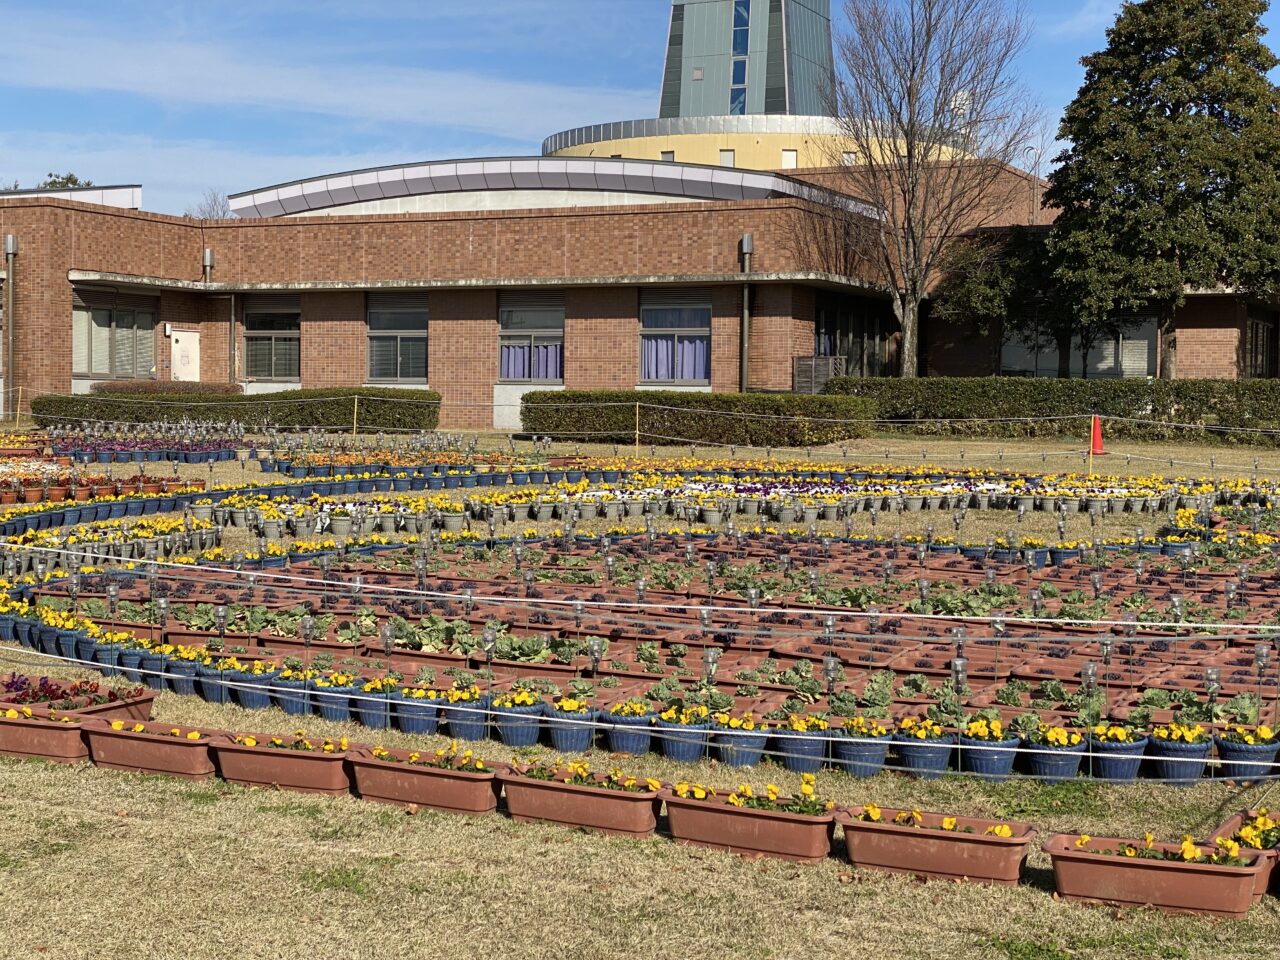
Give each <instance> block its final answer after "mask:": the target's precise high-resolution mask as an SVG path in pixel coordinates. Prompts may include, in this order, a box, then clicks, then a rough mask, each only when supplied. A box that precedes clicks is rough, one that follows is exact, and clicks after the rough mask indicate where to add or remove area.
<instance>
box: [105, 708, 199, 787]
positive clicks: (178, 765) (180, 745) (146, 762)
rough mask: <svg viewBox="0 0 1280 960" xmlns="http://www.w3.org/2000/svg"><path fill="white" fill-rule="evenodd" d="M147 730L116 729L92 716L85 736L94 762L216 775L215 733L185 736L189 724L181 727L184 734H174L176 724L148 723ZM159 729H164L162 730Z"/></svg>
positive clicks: (146, 770)
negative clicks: (212, 746)
mask: <svg viewBox="0 0 1280 960" xmlns="http://www.w3.org/2000/svg"><path fill="white" fill-rule="evenodd" d="M145 726H146V727H147V731H148V732H146V733H134V732H133V731H132V730H129V729H125V730H112V729H111V724H110V722H109V721H105V720H89V721H87V722H86V723H85V725H84V736H85V739H86V740H87V741H88V742H89V753H90V754H91V755H92V757H93V762H94V763H95V764H97V765H98V766H100V767H107V768H109V769H112V770H128V771H130V772H133V773H163V774H168V775H169V776H174V777H184V778H186V779H187V780H205V779H207V778H209V777H211V776H213V773H214V768H213V757H212V756H210V755H209V743H210V741H211V739H212V737H213V736H214V735H215V734H212V733H204V735H203V736H201V737H200V739H198V740H188V739H186V737H185V734H186V733H187V728H185V727H179V729H180V730H182V732H183V734H184V736H181V737H171V736H169V735H168V731H169V730H172V729H173V726H172V725H170V724H165V723H148V724H146V725H145ZM159 731H163V733H160V732H159Z"/></svg>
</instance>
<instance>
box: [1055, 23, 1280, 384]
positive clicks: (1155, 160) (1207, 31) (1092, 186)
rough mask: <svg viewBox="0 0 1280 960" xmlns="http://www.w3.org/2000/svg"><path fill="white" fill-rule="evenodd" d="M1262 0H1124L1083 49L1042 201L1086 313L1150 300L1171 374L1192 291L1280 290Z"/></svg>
mask: <svg viewBox="0 0 1280 960" xmlns="http://www.w3.org/2000/svg"><path fill="white" fill-rule="evenodd" d="M1267 7H1268V4H1267V2H1266V0H1141V2H1128V3H1125V5H1124V7H1123V8H1122V9H1121V11H1120V14H1119V17H1118V18H1117V20H1116V23H1115V25H1114V26H1113V27H1112V28H1111V29H1110V30H1109V31H1108V32H1107V47H1106V49H1105V50H1103V51H1102V52H1100V53H1095V54H1092V55H1091V56H1088V57H1085V58H1084V60H1083V61H1082V62H1083V64H1084V66H1085V68H1086V72H1085V80H1084V85H1083V86H1082V87H1081V88H1080V91H1079V93H1077V94H1076V98H1075V100H1074V101H1072V103H1071V105H1070V106H1068V107H1067V111H1066V114H1065V116H1064V117H1063V120H1062V125H1061V128H1060V131H1059V137H1060V139H1062V140H1064V141H1067V142H1069V143H1070V144H1071V146H1070V147H1069V148H1068V149H1067V150H1065V151H1064V152H1063V153H1062V154H1061V155H1060V156H1059V157H1058V158H1057V162H1058V164H1059V166H1058V168H1057V170H1055V171H1054V173H1053V174H1052V175H1051V177H1050V181H1051V187H1050V189H1049V191H1048V193H1047V194H1046V198H1045V200H1046V204H1047V205H1049V206H1056V207H1058V208H1059V209H1060V210H1061V214H1060V216H1059V218H1058V220H1057V223H1056V224H1055V226H1054V230H1053V234H1052V236H1051V240H1050V247H1051V253H1052V255H1053V257H1054V259H1055V262H1056V263H1057V264H1058V268H1057V276H1058V280H1059V283H1060V284H1061V285H1062V288H1063V289H1064V290H1065V291H1066V295H1067V298H1068V302H1069V303H1070V304H1071V305H1072V307H1073V309H1075V310H1077V311H1078V312H1079V313H1080V318H1079V321H1078V322H1079V323H1081V324H1082V325H1085V326H1088V325H1097V326H1102V325H1105V324H1106V323H1107V322H1108V318H1109V317H1111V316H1113V315H1114V314H1115V313H1117V312H1132V311H1140V310H1145V311H1150V312H1154V314H1155V315H1156V317H1157V319H1158V321H1159V324H1160V331H1161V346H1162V349H1161V352H1160V364H1159V371H1160V375H1161V376H1162V377H1171V376H1173V375H1174V368H1175V357H1176V354H1175V350H1176V343H1175V342H1174V338H1173V336H1172V330H1171V326H1172V320H1173V313H1174V310H1175V309H1176V308H1177V307H1179V306H1180V305H1181V304H1182V302H1183V300H1184V298H1185V296H1186V293H1187V291H1188V290H1214V289H1223V288H1229V289H1232V290H1234V291H1235V292H1238V293H1251V294H1254V295H1258V296H1269V295H1272V294H1273V293H1275V292H1276V291H1277V289H1280V178H1278V177H1277V165H1278V164H1280V93H1278V91H1277V88H1276V86H1275V85H1274V84H1273V83H1272V82H1271V81H1270V80H1269V79H1268V77H1267V73H1268V71H1270V70H1271V69H1272V68H1274V67H1275V66H1276V65H1277V62H1278V61H1277V59H1276V57H1275V55H1274V54H1273V53H1272V52H1271V50H1270V49H1269V48H1268V47H1267V46H1266V45H1265V44H1264V43H1263V41H1262V38H1263V35H1264V34H1265V33H1266V30H1265V29H1264V28H1263V27H1262V25H1261V23H1260V20H1261V17H1262V15H1263V13H1265V12H1266V10H1267Z"/></svg>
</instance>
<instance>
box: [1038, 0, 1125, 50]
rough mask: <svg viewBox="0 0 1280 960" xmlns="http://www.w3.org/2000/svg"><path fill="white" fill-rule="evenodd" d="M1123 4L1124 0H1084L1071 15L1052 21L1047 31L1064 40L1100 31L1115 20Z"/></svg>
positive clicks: (1052, 35)
mask: <svg viewBox="0 0 1280 960" xmlns="http://www.w3.org/2000/svg"><path fill="white" fill-rule="evenodd" d="M1054 5H1055V6H1056V5H1057V0H1054ZM1121 6H1122V0H1084V2H1083V3H1082V4H1080V6H1079V8H1078V9H1077V10H1076V11H1075V12H1074V13H1072V14H1071V15H1070V16H1069V17H1066V18H1065V19H1062V20H1057V21H1055V22H1052V23H1050V24H1049V25H1048V27H1047V30H1046V32H1047V33H1048V34H1049V36H1051V37H1054V38H1056V39H1062V40H1065V39H1073V38H1076V37H1085V36H1089V35H1090V34H1095V33H1100V32H1101V31H1102V30H1104V29H1106V28H1107V27H1109V26H1111V24H1113V23H1114V22H1115V19H1116V14H1117V13H1119V11H1120V7H1121Z"/></svg>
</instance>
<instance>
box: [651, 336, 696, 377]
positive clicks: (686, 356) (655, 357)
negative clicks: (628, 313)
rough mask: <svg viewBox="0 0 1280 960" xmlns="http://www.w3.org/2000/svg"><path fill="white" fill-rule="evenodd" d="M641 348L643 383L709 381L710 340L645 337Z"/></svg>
mask: <svg viewBox="0 0 1280 960" xmlns="http://www.w3.org/2000/svg"><path fill="white" fill-rule="evenodd" d="M641 347H642V350H641V354H642V355H641V365H640V379H641V380H642V381H646V382H652V381H662V380H701V381H710V380H711V339H710V338H709V337H680V338H679V340H678V341H677V338H675V337H644V338H643V339H642V340H641Z"/></svg>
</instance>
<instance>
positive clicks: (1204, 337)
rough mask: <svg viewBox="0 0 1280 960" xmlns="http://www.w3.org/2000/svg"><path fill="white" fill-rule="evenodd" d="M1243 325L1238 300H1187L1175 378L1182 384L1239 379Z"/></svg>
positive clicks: (1181, 319) (1179, 326)
mask: <svg viewBox="0 0 1280 960" xmlns="http://www.w3.org/2000/svg"><path fill="white" fill-rule="evenodd" d="M1244 322H1245V311H1244V307H1243V305H1242V304H1241V302H1240V301H1239V300H1238V299H1237V298H1235V297H1188V298H1187V301H1186V303H1185V304H1184V305H1183V307H1182V309H1181V310H1179V311H1178V315H1177V320H1176V325H1177V329H1176V336H1177V341H1176V343H1177V358H1176V360H1175V365H1174V376H1175V377H1177V378H1178V379H1180V380H1187V379H1195V378H1221V379H1225V380H1235V379H1236V378H1237V377H1239V376H1240V370H1241V365H1242V363H1243V359H1244V358H1243V356H1242V349H1243V343H1242V340H1241V331H1242V329H1243V326H1244Z"/></svg>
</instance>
